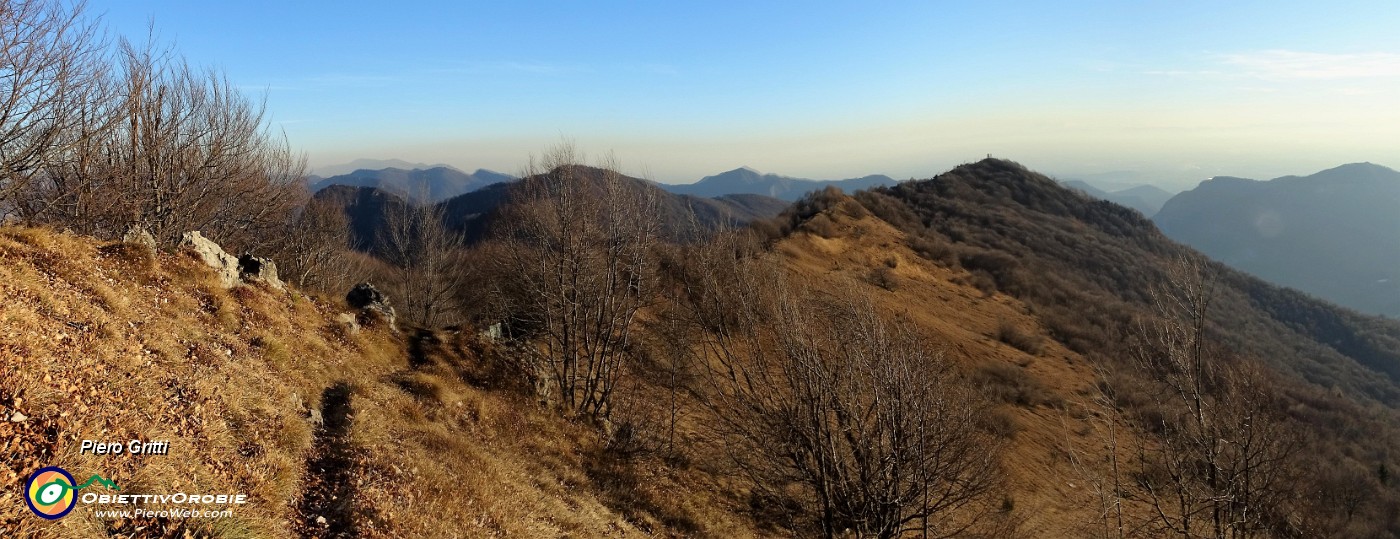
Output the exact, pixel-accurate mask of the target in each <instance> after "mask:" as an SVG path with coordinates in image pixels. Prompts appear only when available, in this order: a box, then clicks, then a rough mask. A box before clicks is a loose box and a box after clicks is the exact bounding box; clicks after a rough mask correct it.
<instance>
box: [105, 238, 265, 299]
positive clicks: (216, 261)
mask: <svg viewBox="0 0 1400 539" xmlns="http://www.w3.org/2000/svg"><path fill="white" fill-rule="evenodd" d="M128 234H129V233H128ZM180 250H181V251H185V252H188V253H191V254H194V255H195V256H196V257H199V259H200V260H202V261H203V262H204V263H205V264H208V265H209V267H211V268H214V272H215V273H217V274H218V275H219V281H220V282H222V283H223V284H224V287H225V288H233V287H235V286H238V285H240V284H251V283H258V282H261V283H266V284H267V285H268V286H270V287H272V288H274V289H276V290H286V289H287V287H286V286H285V285H283V284H282V280H281V279H278V278H277V264H274V263H273V262H272V261H271V260H268V259H266V258H259V257H256V256H253V255H251V254H245V255H243V256H240V257H234V256H233V255H231V254H228V252H227V251H224V248H223V247H219V244H217V243H214V241H213V240H211V239H209V238H206V237H204V235H203V234H200V233H199V231H198V230H196V231H193V232H186V233H185V234H184V235H183V236H181V237H180Z"/></svg>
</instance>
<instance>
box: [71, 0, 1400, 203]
mask: <svg viewBox="0 0 1400 539" xmlns="http://www.w3.org/2000/svg"><path fill="white" fill-rule="evenodd" d="M499 4H501V5H476V4H475V3H472V2H413V1H400V2H385V1H376V2H351V1H345V2H297V1H290V2H289V1H287V0H278V1H238V2H191V1H188V0H180V1H173V0H170V1H142V0H120V1H118V0H92V1H91V2H90V3H89V10H90V11H91V12H92V13H94V14H98V15H101V16H102V17H103V19H104V20H105V21H106V22H107V24H108V25H109V27H110V28H112V29H113V30H115V31H116V32H117V33H121V34H126V35H138V36H144V35H145V28H146V25H147V22H148V21H150V20H154V23H155V27H156V29H157V32H158V34H159V38H160V39H162V40H164V41H173V42H175V44H176V46H177V47H178V49H179V50H180V51H181V52H183V53H184V54H185V55H186V56H187V57H188V58H189V59H190V60H191V61H193V62H194V63H197V64H203V65H212V66H215V67H219V68H222V69H224V70H225V71H226V72H227V74H228V75H229V77H230V78H231V79H232V80H233V81H234V82H235V83H237V84H239V85H241V86H243V87H245V88H247V89H248V91H250V92H256V93H262V92H266V95H267V103H268V110H269V113H270V116H271V119H272V121H273V122H274V124H275V125H276V126H278V127H280V128H282V129H285V131H286V133H287V135H288V136H289V137H290V139H291V141H292V143H293V144H294V145H295V146H296V147H298V148H300V149H302V150H304V151H305V152H306V153H307V154H308V156H309V157H310V160H311V164H312V165H313V166H317V165H330V164H337V163H342V162H346V161H350V160H352V159H355V158H360V157H370V158H402V159H407V160H410V161H421V162H429V163H436V162H445V163H449V164H452V165H455V166H458V167H460V168H464V169H468V170H471V169H475V168H478V167H484V168H491V169H495V170H500V171H504V172H514V171H516V170H518V169H519V167H520V165H522V164H523V163H524V162H525V161H526V159H527V157H528V155H529V154H530V153H532V152H534V153H538V152H540V151H541V150H543V149H546V148H547V147H548V146H550V145H551V144H554V143H556V142H558V141H559V140H560V139H561V137H567V138H570V139H573V140H575V141H576V142H577V144H578V145H579V146H580V147H581V148H582V149H583V150H585V151H586V152H589V153H593V154H596V153H601V152H604V151H608V150H612V151H614V152H615V153H616V155H617V157H618V158H619V160H620V161H621V162H622V163H623V167H624V168H625V169H626V170H627V171H628V172H631V173H646V174H648V175H649V176H650V177H651V178H653V179H656V180H660V181H668V182H676V181H693V180H695V179H698V178H699V177H701V176H704V175H708V174H712V173H716V172H720V171H723V170H728V169H732V168H735V167H738V166H740V165H748V166H751V167H754V168H756V169H759V170H762V171H766V172H779V173H783V174H788V175H794V176H805V177H814V178H838V177H848V176H858V175H864V174H870V173H884V174H889V175H891V176H894V177H896V178H907V177H921V178H922V177H928V176H931V175H934V174H936V173H938V172H941V171H943V170H946V169H948V168H950V167H952V166H955V165H957V164H959V163H962V162H966V161H972V160H976V159H980V158H982V157H984V156H985V155H986V154H989V153H990V154H993V155H995V156H998V157H1005V158H1010V159H1014V160H1017V161H1020V162H1021V163H1023V164H1025V165H1027V166H1030V167H1031V168H1034V169H1037V170H1040V171H1043V172H1047V173H1052V174H1056V175H1058V176H1060V177H1074V176H1088V175H1091V174H1103V173H1110V172H1116V171H1134V172H1136V173H1137V177H1139V178H1140V179H1143V180H1147V181H1155V182H1158V183H1163V184H1168V185H1175V184H1182V186H1184V184H1186V183H1190V184H1194V183H1195V182H1196V181H1198V180H1200V179H1203V178H1205V177H1208V176H1211V175H1216V174H1229V175H1237V176H1251V177H1258V178H1261V179H1263V178H1270V177H1274V176H1280V175H1284V174H1309V173H1312V172H1316V171H1317V170H1320V169H1323V168H1329V167H1331V166H1335V165H1338V164H1342V163H1345V162H1356V161H1371V162H1376V163H1380V164H1384V165H1387V166H1391V167H1400V144H1397V142H1400V31H1397V28H1400V2H1395V1H1393V0H1383V1H1376V2H1361V3H1357V2H1350V3H1349V2H1281V1H1270V2H1246V1H1235V2H1219V1H1210V2H1190V1H1127V2H1124V1H1113V2H1054V3H1053V4H1054V5H1051V4H1052V3H1051V2H1043V1H1030V0H1028V1H1022V2H992V1H976V2H973V1H969V2H936V1H910V2H860V3H857V2H851V3H847V4H844V5H837V4H835V3H831V2H791V3H789V2H718V1H707V2H671V1H662V2H578V1H563V2H527V1H518V2H500V3H499ZM1110 177H1111V176H1110Z"/></svg>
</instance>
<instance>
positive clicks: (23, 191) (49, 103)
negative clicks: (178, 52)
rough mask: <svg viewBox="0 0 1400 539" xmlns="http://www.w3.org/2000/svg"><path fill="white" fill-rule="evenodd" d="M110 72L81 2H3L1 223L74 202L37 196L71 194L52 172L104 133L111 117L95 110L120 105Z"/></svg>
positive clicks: (102, 45)
mask: <svg viewBox="0 0 1400 539" xmlns="http://www.w3.org/2000/svg"><path fill="white" fill-rule="evenodd" d="M108 72H109V67H108V63H107V52H106V43H105V41H104V39H103V36H102V34H101V33H100V31H99V29H98V27H97V25H96V24H94V23H92V22H90V21H88V20H87V19H85V18H84V14H83V5H82V4H76V5H73V6H71V7H70V6H69V5H68V4H65V3H63V2H60V1H56V0H14V1H6V2H3V3H2V4H0V219H2V218H4V217H5V216H6V215H7V214H14V215H17V216H19V217H23V218H26V219H30V220H32V219H33V218H34V216H35V214H38V213H42V212H44V211H45V210H46V209H47V207H48V206H49V205H51V204H52V203H58V202H67V203H72V201H71V200H64V199H63V198H62V197H57V196H49V197H44V198H35V197H33V196H31V194H32V193H33V192H34V191H39V190H42V191H46V192H48V193H50V194H53V193H54V192H56V191H57V192H61V193H62V194H64V195H68V194H71V193H68V192H66V191H67V190H66V189H63V187H64V186H63V185H54V184H53V182H51V181H50V178H49V177H48V175H47V174H46V171H47V169H49V168H51V167H54V166H56V165H60V164H62V163H64V162H67V161H69V160H71V159H72V158H73V156H72V153H73V152H74V151H75V150H76V148H77V147H78V146H80V145H83V144H85V143H87V142H89V141H90V140H91V139H92V138H93V137H94V136H97V135H98V134H99V133H100V132H101V128H100V126H101V125H102V124H103V121H104V120H105V115H103V114H97V113H96V111H97V110H98V109H99V108H100V107H102V106H104V105H107V104H109V103H110V102H111V101H112V100H114V99H117V96H116V95H114V94H113V92H112V91H111V89H112V88H111V86H110V85H109V84H108V80H109V78H108V76H107V75H108ZM42 202H48V203H49V204H44V203H42Z"/></svg>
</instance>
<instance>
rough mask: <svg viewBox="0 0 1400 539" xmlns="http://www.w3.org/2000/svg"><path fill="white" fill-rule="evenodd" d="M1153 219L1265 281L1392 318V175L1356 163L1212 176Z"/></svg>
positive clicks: (1397, 276) (1399, 261)
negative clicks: (1305, 171) (1260, 176)
mask: <svg viewBox="0 0 1400 539" xmlns="http://www.w3.org/2000/svg"><path fill="white" fill-rule="evenodd" d="M1153 221H1155V222H1156V224H1157V226H1158V227H1159V228H1160V229H1161V230H1162V232H1163V233H1165V234H1166V235H1167V236H1170V237H1171V238H1173V239H1175V240H1177V241H1181V242H1183V243H1186V244H1188V245H1191V246H1192V247H1195V248H1196V249H1199V250H1200V251H1201V252H1203V253H1205V254H1207V255H1209V256H1211V257H1212V258H1215V259H1217V260H1220V261H1222V262H1225V263H1227V264H1230V265H1232V266H1235V267H1236V268H1239V269H1242V270H1245V271H1247V272H1250V273H1253V274H1255V275H1258V276H1260V277H1263V278H1265V279H1267V280H1270V281H1273V282H1275V283H1278V284H1281V285H1285V286H1290V287H1293V288H1297V289H1299V290H1302V291H1304V292H1308V293H1310V294H1314V295H1316V296H1319V297H1322V298H1324V299H1327V300H1330V301H1332V302H1335V303H1337V304H1340V305H1343V306H1346V307H1351V308H1353V309H1356V310H1359V311H1362V312H1366V313H1372V314H1385V315H1389V316H1400V172H1396V171H1394V170H1391V169H1389V168H1386V167H1383V166H1380V165H1374V164H1370V163H1355V164H1350V165H1343V166H1340V167H1337V168H1333V169H1329V170H1324V171H1322V172H1318V173H1316V174H1313V175H1311V176H1303V177H1299V176H1285V177H1282V178H1276V179H1273V180H1269V181H1256V180H1249V179H1244V178H1232V177H1225V176H1217V177H1215V178H1211V179H1209V180H1206V181H1204V182H1201V184H1200V185H1199V186H1197V187H1196V188H1195V189H1192V190H1190V191H1186V192H1183V193H1181V194H1179V195H1177V196H1175V197H1172V199H1171V200H1169V201H1167V203H1166V204H1165V205H1164V206H1163V207H1162V209H1161V211H1159V212H1158V213H1157V215H1156V216H1155V217H1153Z"/></svg>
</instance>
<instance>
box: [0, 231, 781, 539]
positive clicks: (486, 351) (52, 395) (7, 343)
mask: <svg viewBox="0 0 1400 539" xmlns="http://www.w3.org/2000/svg"><path fill="white" fill-rule="evenodd" d="M0 297H3V298H5V300H4V302H3V307H2V308H0V366H3V369H0V414H4V415H5V418H4V419H8V418H9V415H10V414H11V413H13V412H21V413H23V414H24V415H25V416H27V417H28V419H27V420H26V421H24V422H10V421H0V451H3V453H0V455H3V456H0V482H3V484H4V488H3V489H2V490H0V492H3V494H0V535H3V536H7V537H9V536H25V535H37V536H44V537H49V536H54V537H93V536H107V535H109V534H111V533H117V534H132V535H135V536H152V537H155V536H165V537H178V536H180V535H181V534H183V533H185V532H187V531H188V532H192V533H194V534H196V535H212V536H218V537H288V536H293V535H295V534H297V533H298V532H304V533H306V534H309V535H318V534H320V533H322V532H323V531H324V530H323V529H321V528H317V527H316V525H315V523H314V518H315V517H316V516H319V515H305V514H302V509H303V506H304V503H303V497H304V495H305V491H306V490H307V488H308V486H309V485H313V484H315V483H316V481H314V480H312V479H314V477H313V476H315V475H316V474H313V473H310V472H308V469H307V465H308V462H310V461H311V460H312V459H314V458H316V456H317V455H318V454H321V453H322V452H324V451H325V448H324V447H320V446H319V445H318V438H317V436H318V427H317V425H315V424H313V420H312V415H313V411H316V410H319V409H320V406H321V404H322V403H321V402H320V401H321V399H322V395H323V392H324V391H325V390H326V389H327V388H329V387H332V386H334V385H335V384H337V383H340V382H345V383H347V385H348V386H349V387H351V388H352V389H351V391H350V394H349V395H350V396H349V403H350V404H349V406H350V417H349V421H350V427H349V432H348V436H347V438H348V451H347V454H349V455H351V457H350V458H349V459H348V461H349V462H350V463H351V466H350V468H351V469H350V470H349V471H348V472H347V474H348V477H349V478H350V481H351V482H352V483H353V488H352V489H351V491H353V510H352V511H351V512H349V513H348V515H349V516H348V517H347V518H352V519H353V520H354V523H355V524H354V525H355V528H356V530H357V531H358V532H360V534H362V535H364V536H368V537H563V536H569V537H601V536H612V535H622V534H626V535H633V536H635V535H647V534H651V535H661V536H666V535H674V534H677V533H680V534H694V535H702V536H724V537H743V536H752V535H754V534H753V532H752V531H751V530H750V528H751V527H752V524H751V522H750V520H749V519H748V518H747V516H746V515H744V514H743V513H742V512H741V511H738V510H736V508H735V502H734V501H733V499H732V496H726V495H718V494H715V493H712V492H710V489H712V488H717V487H716V484H717V482H716V480H715V479H714V478H712V477H711V476H709V475H708V474H707V473H704V472H701V471H698V470H695V469H690V468H680V469H677V468H673V467H670V466H668V465H667V464H665V463H663V462H661V461H660V460H659V459H656V458H649V457H639V458H633V459H626V460H614V459H612V458H611V457H609V456H608V455H607V452H606V450H605V442H604V439H603V437H602V435H601V434H600V433H599V432H598V431H597V430H596V429H593V428H588V427H585V426H583V425H579V424H575V423H572V422H568V421H563V420H561V419H559V418H558V417H557V415H556V414H555V413H554V412H552V411H550V410H547V409H544V408H541V407H540V406H538V405H537V403H536V402H535V401H534V399H533V398H532V397H530V396H528V395H527V394H526V393H525V392H523V391H520V390H518V389H512V387H511V384H510V383H506V382H504V381H501V380H495V379H492V377H493V376H494V377H497V378H499V377H502V376H505V375H503V374H502V373H501V371H500V370H499V369H495V368H492V367H491V365H489V364H488V360H490V361H491V362H494V364H509V361H508V359H509V358H508V357H507V354H508V352H507V351H504V350H499V349H496V348H495V347H494V346H493V345H489V344H485V343H482V342H480V341H477V340H476V339H475V337H474V336H472V335H470V334H466V333H464V334H462V335H457V336H453V337H451V338H449V339H448V341H449V342H448V343H447V344H445V345H443V346H441V347H440V348H439V349H438V350H436V351H435V355H434V357H433V361H431V362H430V363H429V364H428V365H425V366H422V367H420V368H417V369H415V368H413V367H410V365H409V363H408V357H407V353H406V347H405V344H404V342H403V339H404V336H398V335H394V334H391V333H390V332H389V331H388V330H387V328H385V327H384V326H383V325H380V326H378V327H375V328H373V329H367V330H364V331H361V332H359V333H356V334H351V333H350V332H348V331H346V330H345V328H344V327H342V326H340V325H339V324H337V323H336V322H334V318H335V315H336V314H338V313H339V312H341V311H343V310H344V306H343V305H340V304H339V303H338V302H332V301H326V300H324V299H315V298H312V297H310V296H303V295H300V294H297V293H295V292H278V291H275V290H272V289H270V288H267V287H264V286H241V287H237V288H234V289H231V290H229V289H224V288H222V287H221V286H220V285H219V283H218V282H217V281H216V280H215V278H214V276H213V275H212V273H211V272H210V271H208V270H207V269H206V268H204V267H203V266H202V265H201V264H200V263H199V262H197V261H195V260H193V259H191V258H190V257H188V256H186V255H183V254H178V253H177V254H160V255H155V256H151V255H149V254H147V253H145V252H143V251H141V250H140V249H136V248H132V247H130V246H122V245H115V244H113V245H103V244H100V243H99V242H96V241H94V240H92V239H89V238H83V237H77V236H72V235H68V234H59V233H54V232H52V231H48V230H42V229H13V228H6V229H0ZM486 356H494V357H493V358H488V357H486ZM469 381H470V382H472V383H468V382H469ZM473 384H475V385H473ZM487 387H492V388H493V389H487ZM132 438H142V439H154V440H169V441H171V453H170V454H169V455H167V456H143V457H131V456H126V455H123V456H119V457H114V456H95V455H80V454H78V443H79V441H80V440H83V439H103V440H121V441H125V440H128V439H132ZM49 465H57V466H61V467H64V468H65V469H68V470H70V471H71V472H73V473H74V475H83V474H92V473H101V474H102V475H103V476H105V477H109V478H111V479H112V480H114V481H115V482H116V483H117V484H119V485H121V487H122V492H124V493H143V492H149V493H153V492H177V491H190V492H194V491H200V492H205V491H211V492H241V493H246V494H248V495H249V497H250V503H249V504H248V505H246V506H241V507H237V508H235V509H234V513H233V517H232V518H229V519H222V520H200V519H190V520H188V521H179V520H163V521H155V520H150V519H143V520H140V521H135V522H130V521H121V522H119V521H114V520H112V519H98V518H96V517H95V516H94V514H93V513H92V512H91V510H90V507H87V506H84V505H79V507H78V508H76V509H75V510H74V511H73V512H72V513H71V514H70V515H69V516H67V517H65V518H64V519H62V520H60V521H57V522H52V523H51V522H47V521H43V520H41V519H39V518H37V517H34V516H33V515H30V514H29V513H28V510H27V509H26V508H25V507H24V504H23V501H22V500H21V498H19V497H18V495H17V494H18V492H19V490H20V488H19V487H20V486H21V485H22V484H23V482H24V480H25V478H26V477H27V476H28V475H29V474H30V473H32V472H33V471H34V470H36V469H38V468H39V467H41V466H49ZM80 480H81V479H80ZM678 493H684V494H683V495H678ZM308 521H309V522H310V524H308Z"/></svg>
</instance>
